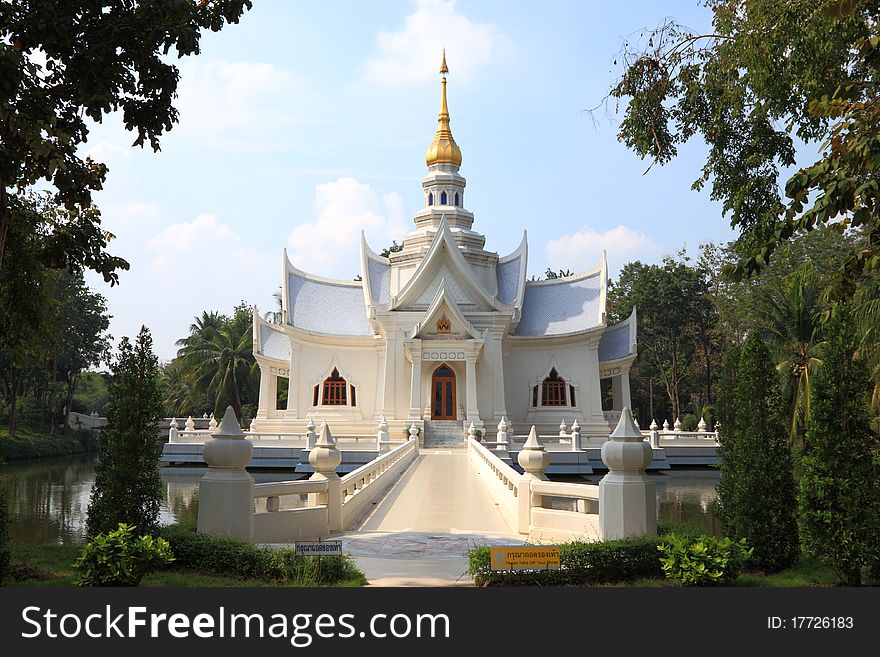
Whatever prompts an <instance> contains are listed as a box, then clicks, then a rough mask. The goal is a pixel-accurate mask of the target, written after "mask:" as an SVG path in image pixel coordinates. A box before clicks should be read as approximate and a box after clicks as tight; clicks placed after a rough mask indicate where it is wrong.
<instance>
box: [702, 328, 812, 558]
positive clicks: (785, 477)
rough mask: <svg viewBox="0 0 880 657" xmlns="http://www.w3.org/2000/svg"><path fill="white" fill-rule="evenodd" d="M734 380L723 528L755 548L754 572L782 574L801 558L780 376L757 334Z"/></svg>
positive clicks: (725, 443) (725, 444)
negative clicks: (734, 409) (779, 381)
mask: <svg viewBox="0 0 880 657" xmlns="http://www.w3.org/2000/svg"><path fill="white" fill-rule="evenodd" d="M736 376H737V381H736V393H735V404H736V414H735V416H734V420H733V422H734V426H733V431H732V432H729V431H728V430H727V428H726V427H725V426H724V424H722V435H723V439H722V450H721V456H722V461H721V477H720V479H719V481H718V506H719V511H720V516H721V523H722V525H723V527H724V531H725V533H726V534H727V535H728V536H730V537H731V538H733V539H734V540H739V539H745V540H746V543H747V544H748V545H749V546H750V547H752V548H754V553H753V554H752V559H751V561H750V564H751V567H753V568H755V569H758V570H762V571H765V572H778V571H780V570H784V569H785V568H788V567H789V566H791V565H792V564H793V563H794V562H795V561H796V560H797V558H798V554H799V548H798V528H797V515H796V514H797V502H796V497H795V483H794V477H793V476H792V458H791V451H790V449H789V446H788V440H787V433H786V431H785V421H784V419H783V414H782V411H781V408H780V395H779V390H778V383H777V376H776V372H775V368H774V366H773V361H772V357H771V355H770V351H769V350H768V348H767V346H766V345H765V344H764V340H763V339H762V338H761V336H760V335H759V334H758V333H757V332H753V333H750V334H749V336H748V337H747V338H746V341H745V342H744V343H743V346H742V349H741V350H740V358H739V367H738V372H737V375H736ZM723 422H724V420H722V423H723Z"/></svg>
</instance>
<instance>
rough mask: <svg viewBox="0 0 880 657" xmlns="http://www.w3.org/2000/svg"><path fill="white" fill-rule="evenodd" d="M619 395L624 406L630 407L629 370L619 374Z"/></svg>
mask: <svg viewBox="0 0 880 657" xmlns="http://www.w3.org/2000/svg"><path fill="white" fill-rule="evenodd" d="M620 397H621V400H622V401H623V405H624V406H626V407H627V408H632V399H631V398H630V392H629V370H626V371H625V372H624V373H623V374H621V375H620Z"/></svg>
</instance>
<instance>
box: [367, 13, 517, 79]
mask: <svg viewBox="0 0 880 657" xmlns="http://www.w3.org/2000/svg"><path fill="white" fill-rule="evenodd" d="M415 5H416V7H415V11H414V12H413V13H411V14H409V15H408V16H407V17H406V19H405V20H404V24H403V26H402V27H400V28H399V29H397V30H394V31H391V32H385V31H383V32H379V34H378V35H377V36H376V54H375V55H374V56H373V57H372V58H370V59H369V60H368V61H367V70H366V77H367V79H368V80H369V81H371V82H373V83H376V84H380V85H383V86H389V87H391V86H396V85H400V84H408V83H411V82H421V81H424V80H426V79H436V76H437V69H438V68H439V65H440V53H441V50H442V49H443V48H446V55H447V57H446V60H447V62H448V64H449V68H450V72H451V73H452V74H454V75H455V78H456V79H461V80H468V79H470V78H471V77H473V75H474V73H475V72H476V71H477V70H478V69H480V68H481V67H482V66H484V65H485V64H486V63H487V62H488V61H489V60H490V59H491V58H492V56H493V55H494V54H495V52H496V51H497V50H498V49H499V47H500V46H501V43H502V41H503V36H502V34H501V32H500V31H499V30H498V29H497V28H496V27H495V26H493V25H491V24H488V23H476V22H473V21H471V20H470V19H468V18H467V17H465V16H463V15H462V14H460V13H459V12H458V10H457V8H456V6H455V0H416V2H415Z"/></svg>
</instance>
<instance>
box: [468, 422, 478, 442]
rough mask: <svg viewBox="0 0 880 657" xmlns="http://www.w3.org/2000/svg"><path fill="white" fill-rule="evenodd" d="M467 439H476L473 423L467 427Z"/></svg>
mask: <svg viewBox="0 0 880 657" xmlns="http://www.w3.org/2000/svg"><path fill="white" fill-rule="evenodd" d="M467 437H468V438H474V439H476V437H477V428H476V427H475V426H474V423H473V422H471V426H469V427H468V430H467Z"/></svg>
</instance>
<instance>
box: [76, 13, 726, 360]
mask: <svg viewBox="0 0 880 657" xmlns="http://www.w3.org/2000/svg"><path fill="white" fill-rule="evenodd" d="M254 5H255V6H254V9H253V10H251V11H250V12H248V13H246V14H245V15H244V17H243V19H242V21H241V23H240V24H238V25H232V26H228V27H227V28H225V29H224V30H223V31H222V32H220V33H218V34H208V35H206V36H205V37H204V39H203V42H202V53H201V54H200V55H199V56H197V57H193V58H189V59H186V60H180V61H179V66H180V69H181V81H180V86H179V98H178V101H177V103H176V104H177V107H178V108H179V109H180V123H179V125H177V126H175V128H174V129H173V130H172V131H171V132H170V133H168V134H167V135H166V136H165V137H164V139H163V140H162V151H161V152H160V153H153V152H152V151H150V150H149V149H147V150H140V149H134V148H130V144H131V142H132V140H133V137H132V135H131V134H129V133H126V132H125V130H124V129H123V128H122V126H121V122H120V121H119V119H118V117H109V118H108V119H107V120H105V122H104V123H103V124H102V125H100V126H96V127H95V128H94V129H93V131H92V134H91V137H90V139H89V142H88V143H87V144H86V145H85V146H84V148H83V151H84V152H86V153H88V154H90V155H92V156H93V157H95V158H96V159H98V160H101V161H104V162H106V163H107V164H108V165H109V167H110V173H109V176H108V180H107V184H106V185H105V189H104V191H102V192H100V193H99V194H97V195H96V202H97V203H98V204H99V206H100V207H101V209H102V211H103V216H104V223H105V226H106V228H107V229H108V230H110V231H111V232H113V233H115V234H116V236H117V239H116V240H115V241H114V242H112V244H111V251H112V252H114V253H117V254H119V255H121V256H123V257H125V258H126V259H127V260H129V262H130V263H131V270H130V271H129V272H123V273H122V274H121V275H120V282H121V285H119V286H118V287H115V288H112V289H111V288H109V287H108V286H106V285H105V284H103V282H101V281H100V280H99V279H97V278H96V277H90V279H89V282H90V284H91V285H92V286H93V287H94V288H95V289H97V290H98V291H100V292H101V293H102V294H104V295H105V296H106V297H107V299H108V303H109V308H110V313H111V314H112V315H113V316H114V317H113V320H112V323H111V333H112V334H113V335H114V336H115V337H116V338H118V337H120V336H122V335H133V334H134V333H136V332H137V330H138V328H139V326H140V324H146V325H147V326H148V327H149V328H150V329H151V330H152V331H153V334H154V340H155V348H156V351H157V353H158V355H159V357H160V358H161V359H163V360H168V359H170V358H171V357H173V355H174V353H175V347H174V341H175V340H176V339H177V338H180V337H183V336H184V335H186V333H187V327H188V326H189V324H190V323H191V321H192V317H193V316H194V315H197V314H200V313H201V311H202V310H222V311H227V312H228V311H229V310H231V308H232V307H233V306H234V305H235V304H236V303H237V302H239V301H240V300H242V299H243V300H246V301H247V302H248V303H251V304H257V305H258V306H259V308H260V309H261V311H265V310H268V309H270V308H271V306H272V305H273V301H272V297H271V295H272V293H273V292H274V291H275V290H276V289H277V288H278V285H279V284H280V273H281V254H282V249H284V248H285V247H286V248H287V249H288V252H289V253H290V255H291V258H292V259H293V261H294V264H296V265H297V266H298V267H300V268H301V269H304V270H306V271H310V272H313V273H316V274H321V275H324V276H330V277H337V278H345V279H351V278H353V277H354V276H355V275H356V274H357V273H358V269H359V265H358V259H357V253H358V245H359V234H360V231H361V229H364V230H366V233H367V238H368V241H369V242H370V244H371V246H372V247H373V248H374V249H375V250H377V251H378V250H381V249H382V248H383V247H384V246H386V245H388V244H389V243H390V242H391V240H392V239H397V240H398V241H400V238H401V237H402V236H403V235H404V234H405V233H406V232H408V231H409V230H410V229H411V227H412V219H411V218H412V215H413V214H414V213H415V212H416V211H417V210H418V209H419V208H420V207H421V204H422V202H423V198H422V192H421V186H420V181H421V179H422V177H423V176H424V175H425V173H426V171H427V170H426V167H425V161H424V154H425V150H426V148H427V146H428V144H429V143H430V141H431V139H432V137H433V135H434V131H435V129H436V120H437V110H438V107H439V92H440V85H439V76H438V73H437V69H438V66H439V59H440V51H441V48H443V47H445V48H446V53H447V62H448V64H449V69H450V75H449V85H448V90H449V109H450V114H451V117H452V131H453V134H454V135H455V139H456V141H457V142H458V144H459V146H460V147H461V149H462V152H463V163H462V168H461V173H462V174H463V175H464V176H465V177H466V178H467V181H468V187H467V194H466V206H467V208H468V209H469V210H471V211H472V212H474V214H475V217H476V220H475V225H474V227H475V229H476V230H478V231H480V232H481V233H483V234H485V235H486V236H487V243H486V248H487V249H489V250H492V251H497V252H498V253H499V254H500V255H505V254H507V253H509V252H510V251H512V250H513V249H515V248H516V246H517V245H518V243H519V240H520V239H521V236H522V231H523V230H524V229H525V230H527V231H528V234H529V258H530V263H529V275H533V274H534V275H542V274H543V272H544V270H545V269H546V268H547V267H548V266H551V267H553V268H554V269H560V268H567V269H571V270H573V271H583V270H585V269H588V268H590V267H592V266H593V265H594V264H595V263H596V261H597V260H598V258H599V257H600V256H601V253H602V250H603V249H605V250H607V252H608V258H609V264H610V267H611V270H612V274H614V273H615V272H616V270H617V268H619V267H620V266H622V265H623V264H625V263H626V262H629V261H631V260H635V259H641V260H643V261H651V262H654V261H658V260H659V259H660V258H662V256H663V255H664V254H672V253H675V252H676V251H677V250H679V249H680V248H681V247H682V246H685V245H687V247H688V248H689V249H690V250H691V252H692V253H693V252H695V250H696V247H697V245H698V244H699V243H700V242H703V241H707V240H716V241H726V240H729V239H731V238H733V237H734V236H735V234H734V233H733V232H732V231H731V230H730V228H729V225H728V222H727V220H726V219H725V218H723V217H722V216H721V212H720V207H719V205H718V204H716V203H713V202H711V201H710V200H709V198H708V193H707V192H701V193H697V192H693V191H691V189H690V185H691V183H692V182H693V180H694V179H695V178H696V177H697V176H698V174H699V169H700V166H701V164H702V161H703V157H704V155H705V149H704V147H703V145H702V144H700V143H694V144H689V145H687V146H686V147H684V148H683V149H682V151H681V156H680V157H679V158H678V159H677V160H676V161H674V162H673V163H671V164H669V165H667V166H666V167H662V168H661V167H654V168H653V169H652V170H651V171H650V173H648V174H647V175H643V172H644V171H645V168H646V166H647V163H646V162H643V161H641V160H639V159H638V158H637V157H636V156H635V155H634V154H633V153H631V152H630V151H628V150H627V149H626V148H625V147H624V146H623V145H622V144H620V143H619V142H618V141H617V139H616V134H617V122H618V120H619V117H615V116H607V115H606V114H605V113H604V112H599V113H598V114H597V115H596V119H597V122H596V123H594V121H593V120H592V119H591V118H590V116H589V115H588V114H586V113H585V111H584V110H585V109H586V108H589V107H592V106H594V105H596V104H597V103H598V102H599V101H600V100H601V99H602V98H603V96H604V95H605V93H606V92H607V90H608V88H609V85H610V84H611V82H612V81H613V79H614V78H615V76H616V74H617V73H619V69H618V67H615V66H614V65H613V64H612V61H613V60H614V57H615V54H616V53H617V52H618V51H619V49H620V47H621V44H622V42H623V40H624V39H626V38H627V37H629V36H631V35H633V34H634V33H635V36H638V31H639V30H640V28H644V27H648V28H650V27H655V26H656V25H658V24H659V23H660V22H661V21H662V20H663V18H664V17H667V16H674V17H675V18H677V19H678V20H680V21H681V22H684V23H685V24H687V25H689V26H691V27H693V28H695V29H699V28H705V27H706V26H707V25H708V24H709V20H710V16H709V11H708V10H706V9H705V8H704V7H701V6H698V5H697V4H696V2H694V1H693V0H689V1H685V2H665V3H656V2H614V3H611V2H605V3H593V2H564V1H553V0H549V1H547V2H543V3H531V2H529V3H527V2H500V1H498V2H492V1H480V2H476V1H474V2H471V1H466V0H459V1H458V2H456V1H454V0H416V1H386V2H370V3H365V2H354V1H352V2H339V1H328V0H324V1H320V2H318V1H300V2H282V1H281V0H257V1H256V2H255V3H254Z"/></svg>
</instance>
